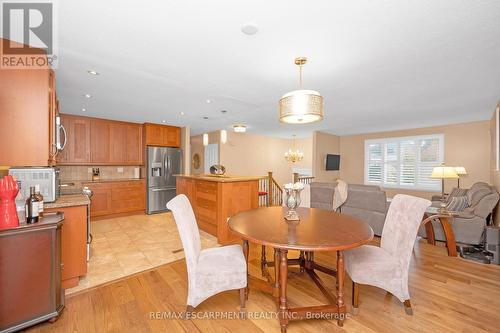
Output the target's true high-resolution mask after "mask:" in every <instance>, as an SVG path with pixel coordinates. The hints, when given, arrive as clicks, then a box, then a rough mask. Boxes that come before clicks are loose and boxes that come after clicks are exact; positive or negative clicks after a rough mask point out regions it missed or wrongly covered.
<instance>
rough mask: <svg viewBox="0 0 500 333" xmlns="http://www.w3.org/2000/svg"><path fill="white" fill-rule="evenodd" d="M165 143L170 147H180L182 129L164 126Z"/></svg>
mask: <svg viewBox="0 0 500 333" xmlns="http://www.w3.org/2000/svg"><path fill="white" fill-rule="evenodd" d="M163 142H164V143H165V145H166V146H168V147H180V146H181V129H180V128H179V127H174V126H164V128H163Z"/></svg>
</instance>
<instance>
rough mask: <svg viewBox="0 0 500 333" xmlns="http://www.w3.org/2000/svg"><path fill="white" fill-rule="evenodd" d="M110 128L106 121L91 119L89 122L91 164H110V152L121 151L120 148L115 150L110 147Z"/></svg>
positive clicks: (111, 160)
mask: <svg viewBox="0 0 500 333" xmlns="http://www.w3.org/2000/svg"><path fill="white" fill-rule="evenodd" d="M110 127H111V126H110V122H109V121H106V120H100V119H92V120H91V121H90V156H91V158H90V161H91V162H92V163H93V164H101V165H106V164H112V163H113V158H112V156H111V154H110V152H111V150H112V149H119V150H121V148H120V147H116V148H115V147H112V145H111V128H110ZM115 161H116V160H115Z"/></svg>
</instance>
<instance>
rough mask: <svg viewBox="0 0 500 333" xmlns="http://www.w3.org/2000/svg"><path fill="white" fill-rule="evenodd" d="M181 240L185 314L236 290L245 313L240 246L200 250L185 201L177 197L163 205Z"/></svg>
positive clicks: (244, 266) (189, 206)
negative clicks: (184, 262) (212, 298)
mask: <svg viewBox="0 0 500 333" xmlns="http://www.w3.org/2000/svg"><path fill="white" fill-rule="evenodd" d="M167 208H168V209H170V210H171V211H172V213H173V215H174V219H175V223H176V224H177V229H178V230H179V235H180V237H181V241H182V246H183V248H184V255H185V256H186V266H187V272H188V297H187V308H186V312H193V311H194V308H196V307H197V306H198V305H199V304H200V303H201V302H203V301H204V300H206V299H207V298H209V297H211V296H213V295H215V294H218V293H220V292H223V291H226V290H233V289H239V292H240V307H241V309H240V311H242V312H244V311H245V301H246V295H247V292H246V288H247V264H246V260H245V256H244V255H243V250H242V248H241V246H240V245H228V246H222V247H216V248H210V249H205V250H201V242H200V232H199V229H198V225H197V223H196V218H195V216H194V212H193V208H192V207H191V204H190V203H189V199H188V198H187V197H186V196H185V195H184V194H180V195H178V196H176V197H175V198H173V199H172V200H170V201H169V202H168V203H167Z"/></svg>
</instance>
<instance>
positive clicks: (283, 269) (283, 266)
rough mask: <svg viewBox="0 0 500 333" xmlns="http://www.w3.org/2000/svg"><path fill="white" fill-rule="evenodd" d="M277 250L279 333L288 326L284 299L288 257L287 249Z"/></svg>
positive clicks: (283, 332) (284, 330)
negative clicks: (278, 265)
mask: <svg viewBox="0 0 500 333" xmlns="http://www.w3.org/2000/svg"><path fill="white" fill-rule="evenodd" d="M278 251H279V263H280V269H279V271H280V310H279V314H280V326H281V333H285V332H286V328H287V326H288V305H287V301H286V283H287V278H288V258H287V254H288V251H287V250H281V249H280V250H278Z"/></svg>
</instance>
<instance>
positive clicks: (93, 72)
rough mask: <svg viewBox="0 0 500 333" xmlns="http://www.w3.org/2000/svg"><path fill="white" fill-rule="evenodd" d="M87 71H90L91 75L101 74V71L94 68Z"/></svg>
mask: <svg viewBox="0 0 500 333" xmlns="http://www.w3.org/2000/svg"><path fill="white" fill-rule="evenodd" d="M87 73H89V74H90V75H99V73H98V72H97V71H95V70H93V69H89V70H88V71H87Z"/></svg>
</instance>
